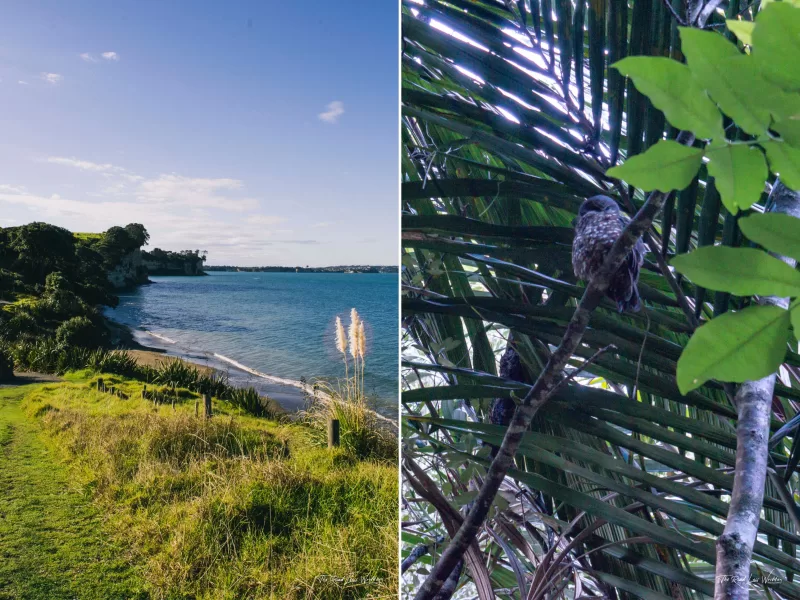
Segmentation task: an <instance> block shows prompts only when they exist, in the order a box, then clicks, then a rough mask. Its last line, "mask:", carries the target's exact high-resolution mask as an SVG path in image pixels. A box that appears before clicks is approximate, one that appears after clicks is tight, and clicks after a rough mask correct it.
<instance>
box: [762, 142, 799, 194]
mask: <svg viewBox="0 0 800 600" xmlns="http://www.w3.org/2000/svg"><path fill="white" fill-rule="evenodd" d="M761 146H762V147H763V148H764V150H766V151H767V159H768V160H769V166H770V168H771V169H772V172H773V173H775V174H776V175H779V176H780V178H781V181H783V183H784V184H786V187H788V188H790V189H793V190H800V149H798V148H793V147H792V146H790V145H789V144H787V143H785V142H779V141H776V140H772V141H769V142H763V143H762V144H761Z"/></svg>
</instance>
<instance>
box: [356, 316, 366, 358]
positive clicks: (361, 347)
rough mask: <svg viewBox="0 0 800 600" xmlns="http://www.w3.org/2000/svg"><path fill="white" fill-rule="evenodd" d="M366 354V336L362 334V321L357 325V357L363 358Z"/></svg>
mask: <svg viewBox="0 0 800 600" xmlns="http://www.w3.org/2000/svg"><path fill="white" fill-rule="evenodd" d="M366 353H367V334H366V333H365V332H364V321H361V322H359V324H358V355H359V356H360V357H361V358H364V355H365V354H366Z"/></svg>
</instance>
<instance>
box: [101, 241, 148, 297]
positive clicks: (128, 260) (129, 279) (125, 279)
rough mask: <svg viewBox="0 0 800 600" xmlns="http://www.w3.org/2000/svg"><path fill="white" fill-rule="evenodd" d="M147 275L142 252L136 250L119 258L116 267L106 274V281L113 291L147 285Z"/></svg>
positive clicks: (138, 249)
mask: <svg viewBox="0 0 800 600" xmlns="http://www.w3.org/2000/svg"><path fill="white" fill-rule="evenodd" d="M147 274H148V270H147V266H146V264H145V262H144V260H143V259H142V250H141V248H136V249H135V250H131V251H130V252H128V253H127V254H125V255H123V256H122V257H121V258H120V260H119V262H118V263H117V265H116V266H115V267H114V268H113V269H111V270H110V271H109V272H108V280H109V281H110V282H111V285H112V286H114V289H116V290H121V289H126V288H130V287H134V286H136V285H141V284H143V283H147V281H148V279H147Z"/></svg>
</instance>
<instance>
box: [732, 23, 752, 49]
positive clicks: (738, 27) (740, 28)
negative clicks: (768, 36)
mask: <svg viewBox="0 0 800 600" xmlns="http://www.w3.org/2000/svg"><path fill="white" fill-rule="evenodd" d="M725 24H726V25H727V26H728V29H730V30H731V31H732V32H733V33H734V35H736V37H737V38H739V41H740V42H742V43H743V44H747V45H748V46H750V45H752V44H753V37H752V36H753V29H755V26H756V24H755V23H754V22H753V21H739V20H738V19H728V20H727V21H725Z"/></svg>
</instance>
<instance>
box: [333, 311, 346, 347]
mask: <svg viewBox="0 0 800 600" xmlns="http://www.w3.org/2000/svg"><path fill="white" fill-rule="evenodd" d="M336 349H337V350H338V351H339V352H341V353H342V354H344V355H347V336H346V335H345V333H344V325H342V319H341V317H336Z"/></svg>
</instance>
